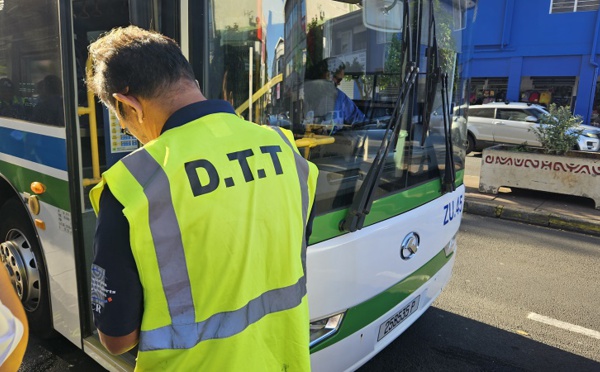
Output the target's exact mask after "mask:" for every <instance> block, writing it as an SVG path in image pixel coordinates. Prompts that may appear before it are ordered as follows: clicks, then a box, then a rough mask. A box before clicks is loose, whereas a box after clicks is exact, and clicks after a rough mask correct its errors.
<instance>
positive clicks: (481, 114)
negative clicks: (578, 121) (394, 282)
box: [467, 102, 600, 153]
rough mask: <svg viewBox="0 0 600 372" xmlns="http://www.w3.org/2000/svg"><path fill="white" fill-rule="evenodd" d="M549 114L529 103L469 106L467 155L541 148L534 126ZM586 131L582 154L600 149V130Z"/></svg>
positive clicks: (580, 144)
mask: <svg viewBox="0 0 600 372" xmlns="http://www.w3.org/2000/svg"><path fill="white" fill-rule="evenodd" d="M548 114H549V113H548V111H547V110H546V109H545V108H544V107H542V106H539V105H534V104H529V103H525V102H510V103H505V102H494V103H486V104H483V105H472V106H469V110H468V119H467V131H468V135H467V138H468V145H467V153H469V152H471V151H477V150H482V149H483V148H485V147H489V146H493V145H497V144H501V143H506V144H514V145H520V144H523V143H525V142H526V143H527V145H528V146H541V143H540V142H539V141H538V139H537V137H536V135H535V133H534V131H532V130H530V129H531V128H532V127H534V126H537V125H539V124H537V123H538V121H539V119H540V118H541V117H542V116H543V115H548ZM579 129H582V130H583V132H582V134H581V136H579V139H578V141H577V148H576V149H575V150H580V151H598V150H600V129H599V128H596V127H593V126H590V125H581V126H580V127H579Z"/></svg>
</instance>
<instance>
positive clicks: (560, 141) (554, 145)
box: [531, 103, 583, 155]
mask: <svg viewBox="0 0 600 372" xmlns="http://www.w3.org/2000/svg"><path fill="white" fill-rule="evenodd" d="M548 112H549V113H550V114H549V115H544V116H543V117H542V118H540V120H539V125H538V126H535V127H534V128H532V129H531V130H532V131H533V132H534V133H535V135H536V137H537V138H538V140H539V141H540V142H541V143H542V148H543V150H544V152H545V153H546V154H557V155H562V154H564V153H565V152H567V151H569V150H572V149H573V148H575V146H576V145H577V139H578V138H579V136H580V135H581V133H582V129H577V127H578V126H579V125H581V123H582V122H583V120H582V118H581V116H579V115H577V116H574V115H573V114H572V113H571V108H570V107H569V106H557V105H556V104H554V103H552V104H550V107H549V108H548Z"/></svg>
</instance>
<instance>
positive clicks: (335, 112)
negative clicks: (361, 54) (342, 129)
mask: <svg viewBox="0 0 600 372" xmlns="http://www.w3.org/2000/svg"><path fill="white" fill-rule="evenodd" d="M345 69H346V65H345V64H344V63H343V62H342V61H340V60H339V59H338V58H336V57H330V58H326V59H324V60H323V61H321V62H320V63H319V64H318V65H317V66H316V70H317V72H316V73H315V74H316V76H317V78H316V79H312V80H308V81H306V82H305V83H304V91H305V94H304V100H305V110H304V111H305V116H307V114H308V112H309V111H312V116H313V117H317V118H320V119H321V120H323V119H326V118H328V115H327V114H330V115H331V116H333V118H332V120H334V121H336V122H335V124H347V125H353V124H360V123H364V122H365V120H366V117H365V115H364V114H363V113H362V112H361V111H360V109H359V108H358V107H357V106H356V104H355V103H354V101H352V99H350V97H348V96H347V95H346V93H344V92H343V91H341V90H340V89H339V86H340V84H341V83H342V81H343V80H344V76H345ZM309 76H310V74H309ZM308 116H310V115H308ZM337 121H339V122H337Z"/></svg>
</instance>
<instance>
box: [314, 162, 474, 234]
mask: <svg viewBox="0 0 600 372" xmlns="http://www.w3.org/2000/svg"><path fill="white" fill-rule="evenodd" d="M463 175H464V170H461V171H458V172H457V175H456V186H457V187H458V186H460V185H462V183H463ZM441 195H442V192H441V184H440V180H439V179H435V180H432V181H430V182H427V183H424V184H422V185H419V186H416V187H413V188H410V189H407V190H405V191H401V192H399V193H396V194H393V195H390V196H387V197H384V198H381V199H379V200H376V201H374V202H373V207H372V208H371V212H370V213H369V214H368V215H367V218H366V220H365V226H369V225H372V224H374V223H377V222H381V221H384V220H387V219H388V218H391V217H395V216H398V215H400V214H402V213H405V212H408V211H410V210H411V209H414V208H416V207H418V206H420V205H423V204H426V203H428V202H430V201H432V200H435V199H437V198H438V197H440V196H441ZM347 213H348V209H342V210H338V211H334V212H330V213H327V214H324V215H321V216H317V217H315V221H314V223H313V230H312V234H311V236H310V244H316V243H318V242H322V241H324V240H327V239H331V238H335V237H336V236H339V235H343V234H346V232H344V231H340V229H339V226H340V222H341V221H342V220H343V219H344V218H345V217H346V214H347Z"/></svg>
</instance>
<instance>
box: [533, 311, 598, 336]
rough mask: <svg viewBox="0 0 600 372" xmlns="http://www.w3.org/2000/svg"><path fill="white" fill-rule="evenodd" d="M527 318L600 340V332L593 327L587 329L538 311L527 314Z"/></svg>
mask: <svg viewBox="0 0 600 372" xmlns="http://www.w3.org/2000/svg"><path fill="white" fill-rule="evenodd" d="M527 318H528V319H531V320H535V321H536V322H540V323H544V324H548V325H551V326H554V327H557V328H562V329H566V330H567V331H571V332H576V333H580V334H582V335H586V336H588V337H592V338H596V339H598V340H600V332H598V331H594V330H593V329H587V328H584V327H581V326H578V325H575V324H571V323H567V322H561V321H560V320H556V319H553V318H549V317H547V316H543V315H540V314H536V313H529V315H527Z"/></svg>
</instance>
